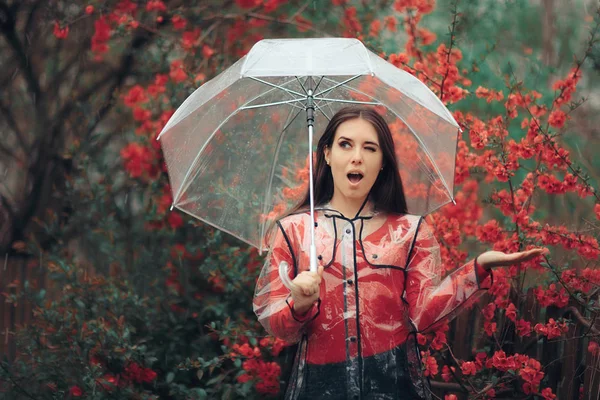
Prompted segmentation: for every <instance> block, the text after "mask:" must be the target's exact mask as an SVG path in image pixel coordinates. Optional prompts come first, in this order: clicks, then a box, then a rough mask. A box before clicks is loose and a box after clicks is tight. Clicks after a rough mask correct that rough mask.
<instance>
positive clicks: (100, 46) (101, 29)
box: [92, 16, 111, 54]
mask: <svg viewBox="0 0 600 400" xmlns="http://www.w3.org/2000/svg"><path fill="white" fill-rule="evenodd" d="M110 35H111V29H110V25H109V24H108V22H106V17H104V16H102V17H100V18H98V19H97V20H96V21H95V22H94V36H92V52H94V53H96V54H102V53H106V52H107V51H108V45H107V44H106V42H108V40H109V39H110Z"/></svg>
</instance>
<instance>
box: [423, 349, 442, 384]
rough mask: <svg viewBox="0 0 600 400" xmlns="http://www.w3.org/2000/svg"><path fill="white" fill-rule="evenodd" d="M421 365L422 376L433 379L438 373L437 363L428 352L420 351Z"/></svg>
mask: <svg viewBox="0 0 600 400" xmlns="http://www.w3.org/2000/svg"><path fill="white" fill-rule="evenodd" d="M421 364H422V365H423V375H425V376H427V377H431V378H433V377H434V376H436V375H437V374H438V373H439V366H438V362H437V360H436V359H435V357H434V356H432V355H431V354H430V352H429V351H421Z"/></svg>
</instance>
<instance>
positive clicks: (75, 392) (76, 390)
mask: <svg viewBox="0 0 600 400" xmlns="http://www.w3.org/2000/svg"><path fill="white" fill-rule="evenodd" d="M69 394H70V395H71V396H73V397H81V396H82V395H83V390H81V388H80V387H79V386H71V388H70V389H69Z"/></svg>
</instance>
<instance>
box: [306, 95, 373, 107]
mask: <svg viewBox="0 0 600 400" xmlns="http://www.w3.org/2000/svg"><path fill="white" fill-rule="evenodd" d="M371 98H372V97H371ZM315 100H323V101H328V102H332V103H350V104H369V105H373V106H380V105H382V103H381V102H379V101H358V100H342V99H330V98H327V97H315Z"/></svg>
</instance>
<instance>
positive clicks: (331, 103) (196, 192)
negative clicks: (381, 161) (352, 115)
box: [159, 38, 459, 270]
mask: <svg viewBox="0 0 600 400" xmlns="http://www.w3.org/2000/svg"><path fill="white" fill-rule="evenodd" d="M350 104H363V105H371V106H374V107H375V108H376V109H377V110H378V111H379V112H380V114H381V115H382V116H383V117H384V118H385V119H386V121H387V122H388V124H389V125H390V128H391V130H392V133H393V135H394V142H395V146H396V153H397V156H398V169H399V171H400V176H401V178H402V182H403V185H404V189H405V196H406V201H407V206H408V212H409V213H411V214H417V215H424V214H427V213H430V212H432V211H433V210H435V209H437V208H439V207H441V206H442V205H444V204H446V203H448V202H450V201H453V186H454V166H455V156H456V143H457V137H458V133H459V126H458V124H457V122H456V121H455V120H454V118H453V117H452V115H451V113H450V112H449V111H448V110H447V109H446V107H444V105H443V104H442V102H441V101H440V100H439V99H438V98H437V96H435V94H434V93H432V92H431V91H430V90H429V88H427V86H426V85H425V84H423V83H422V82H421V81H419V80H418V79H417V78H415V77H414V76H412V75H411V74H409V73H407V72H405V71H403V70H401V69H398V68H396V67H395V66H393V65H392V64H390V63H388V62H387V61H385V60H383V59H382V58H380V57H379V56H377V55H376V54H374V53H373V52H371V51H369V50H368V49H367V48H366V47H365V46H364V45H363V44H362V43H361V42H360V41H359V40H356V39H345V38H320V39H277V40H261V41H260V42H258V43H256V44H255V45H254V46H253V47H252V49H251V50H250V52H249V53H248V54H247V55H246V56H244V57H242V58H241V59H240V60H238V61H237V62H236V63H235V64H233V65H232V66H231V67H229V68H228V69H226V70H225V71H223V72H222V73H221V74H220V75H218V76H217V77H215V78H214V79H212V80H210V81H209V82H206V83H205V84H204V85H202V86H201V87H200V88H198V89H197V90H196V91H195V92H193V93H192V94H191V95H190V96H189V97H188V98H187V99H186V100H185V102H184V103H183V104H182V105H181V106H180V107H179V108H178V109H177V111H176V112H175V113H174V114H173V116H172V117H171V119H170V120H169V122H168V123H167V124H166V126H165V127H164V128H163V130H162V132H161V133H160V135H159V139H160V141H161V145H162V149H163V153H164V157H165V160H166V163H167V168H168V174H169V179H170V182H171V189H172V192H173V193H172V194H173V206H174V207H175V208H178V209H179V210H181V211H183V212H185V213H188V214H190V215H192V216H193V217H195V218H198V219H199V220H201V221H204V222H206V223H207V224H210V225H212V226H214V227H216V228H218V229H220V230H223V231H225V232H228V233H230V234H231V235H233V236H235V237H237V238H239V239H240V240H242V241H244V242H246V243H248V244H250V245H252V246H255V247H257V248H258V249H259V250H260V251H263V250H265V249H266V248H267V243H266V242H265V233H266V229H267V228H268V226H269V225H270V222H271V220H270V218H271V217H272V216H273V215H276V214H277V213H278V211H281V210H283V209H285V208H286V207H287V206H289V205H291V204H292V203H294V202H295V201H297V200H298V195H299V194H300V193H301V192H303V191H304V190H306V186H307V184H308V188H309V190H310V193H311V204H310V211H311V213H314V203H313V201H312V198H313V196H312V190H313V184H312V167H313V162H312V153H313V151H314V146H313V143H316V141H318V138H319V137H320V135H321V134H322V132H323V130H324V129H325V126H326V125H327V121H328V119H330V118H331V116H332V115H333V114H335V112H336V111H337V110H339V109H340V108H342V107H344V106H348V105H350ZM307 170H308V171H307ZM307 181H308V182H307ZM311 229H312V230H313V232H312V233H313V237H314V226H313V227H311ZM313 242H314V241H313ZM314 249H315V247H314V243H313V245H312V246H311V257H310V259H311V266H310V268H311V270H316V256H315V254H314V252H315V250H314Z"/></svg>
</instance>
